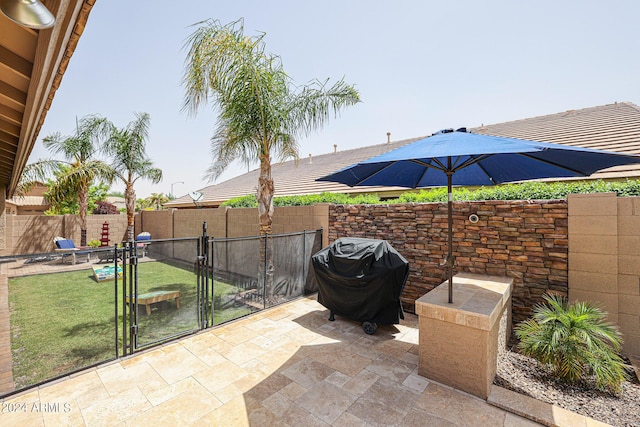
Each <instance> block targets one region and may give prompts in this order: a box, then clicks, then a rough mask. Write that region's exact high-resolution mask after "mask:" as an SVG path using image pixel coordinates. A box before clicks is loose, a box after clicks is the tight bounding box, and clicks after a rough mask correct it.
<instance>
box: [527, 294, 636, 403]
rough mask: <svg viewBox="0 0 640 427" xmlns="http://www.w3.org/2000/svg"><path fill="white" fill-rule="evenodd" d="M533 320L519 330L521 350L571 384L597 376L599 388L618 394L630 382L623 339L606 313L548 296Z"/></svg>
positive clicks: (591, 306) (586, 304)
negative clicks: (621, 351) (607, 321)
mask: <svg viewBox="0 0 640 427" xmlns="http://www.w3.org/2000/svg"><path fill="white" fill-rule="evenodd" d="M544 299H545V301H546V303H547V304H538V305H536V306H535V307H534V309H533V312H534V314H533V317H532V318H531V319H529V320H526V321H524V322H521V323H520V324H519V325H518V326H517V327H516V330H515V332H516V336H517V337H518V339H520V343H519V348H520V350H521V351H522V353H523V354H525V355H527V356H531V357H533V358H535V359H536V360H538V361H540V362H541V363H543V364H546V365H550V366H551V367H552V368H553V369H554V371H555V374H556V375H558V376H559V377H560V378H561V379H563V380H566V381H568V382H575V381H577V380H578V379H580V378H583V377H584V376H586V375H593V376H594V377H595V380H596V388H598V389H599V390H602V391H608V392H612V393H618V392H619V391H620V388H621V387H620V386H621V383H622V382H623V381H624V380H625V379H627V373H626V372H625V369H624V368H625V364H624V361H623V360H622V358H620V356H619V355H618V352H619V350H620V348H621V347H622V337H621V335H620V333H619V332H618V330H617V329H616V327H615V326H612V325H610V324H608V323H606V322H605V321H604V319H605V316H606V313H605V312H603V311H602V310H600V309H599V308H598V307H596V306H595V305H593V304H592V303H589V302H576V303H575V304H569V303H568V302H567V300H566V299H565V298H562V297H558V296H552V295H544Z"/></svg>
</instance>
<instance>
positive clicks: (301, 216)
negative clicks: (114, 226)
mask: <svg viewBox="0 0 640 427" xmlns="http://www.w3.org/2000/svg"><path fill="white" fill-rule="evenodd" d="M204 221H206V222H207V234H208V235H209V236H213V237H245V236H256V235H258V234H259V226H258V210H257V209H255V208H233V209H232V208H226V207H222V208H211V209H209V208H205V209H174V210H166V211H144V212H140V213H139V214H138V215H136V234H138V233H140V232H141V231H148V232H149V233H151V236H152V238H153V239H165V238H171V237H197V236H200V235H202V223H203V222H204ZM328 226H329V205H328V204H321V205H315V206H292V207H279V208H275V211H274V214H273V226H272V230H273V233H274V234H282V233H294V232H299V231H304V230H309V231H310V230H317V229H319V228H323V229H324V230H327V228H328ZM325 234H326V233H325ZM324 239H325V240H323V244H324V245H325V246H326V244H328V240H327V237H326V236H325V237H324Z"/></svg>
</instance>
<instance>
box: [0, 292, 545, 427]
mask: <svg viewBox="0 0 640 427" xmlns="http://www.w3.org/2000/svg"><path fill="white" fill-rule="evenodd" d="M328 314H329V312H328V310H326V309H324V308H323V307H321V306H320V305H319V304H318V303H317V302H316V301H314V300H313V299H301V300H298V301H295V302H293V303H290V304H286V305H283V306H279V307H277V308H275V309H272V310H267V311H264V312H262V313H260V314H259V315H258V316H250V317H247V318H244V319H241V320H240V321H236V322H232V323H230V324H227V325H225V326H223V327H219V328H214V329H211V330H208V331H206V332H203V333H199V334H197V335H195V336H191V337H188V338H186V339H183V340H181V341H179V342H174V343H171V344H168V345H165V346H162V347H158V348H156V349H152V350H149V351H146V352H144V353H140V354H137V355H135V356H131V357H128V358H126V359H122V360H120V361H117V362H113V363H111V364H109V365H105V366H102V367H100V368H98V369H92V370H88V371H86V372H84V373H81V374H79V375H75V376H73V377H71V378H69V379H66V380H61V381H59V382H57V383H53V384H51V385H48V386H45V387H40V388H39V389H35V390H34V391H32V392H30V393H25V394H23V395H18V396H16V397H14V398H13V399H10V401H12V402H19V401H27V400H28V401H30V402H41V403H49V404H54V405H55V404H56V403H58V402H59V403H60V404H61V405H62V404H65V403H66V404H68V405H69V408H70V410H69V411H67V412H64V411H62V410H61V411H57V412H50V413H46V414H43V413H38V412H28V413H9V414H0V425H1V426H2V427H4V426H11V425H18V426H21V427H22V426H25V425H28V426H41V425H45V426H54V427H57V426H58V425H83V424H84V425H89V426H96V425H97V426H101V425H108V426H115V425H130V426H138V425H152V426H153V427H160V426H163V425H170V426H175V425H198V426H200V425H215V426H218V425H220V426H223V425H224V426H227V425H228V426H233V427H236V426H250V425H251V426H256V425H259V426H261V427H262V426H278V427H280V426H301V427H309V426H316V425H317V426H328V425H333V426H335V427H350V426H376V425H402V426H403V427H404V426H408V427H411V426H423V425H428V426H451V425H457V426H470V425H473V426H474V427H475V426H492V427H493V426H498V427H500V426H503V425H504V426H508V427H520V426H523V427H529V426H533V425H536V424H535V423H533V422H529V421H528V420H525V419H523V418H520V417H518V416H516V415H512V414H508V413H506V412H505V411H503V410H501V409H498V408H495V407H492V406H490V405H488V404H487V403H486V402H484V401H482V400H480V399H477V398H475V397H473V396H469V395H467V394H463V393H460V392H457V391H455V390H453V389H451V388H448V387H445V386H442V385H440V384H438V383H434V382H431V381H429V380H428V379H426V378H423V377H421V376H418V375H417V372H416V371H417V363H418V347H417V341H418V330H417V320H416V319H417V317H415V316H413V317H411V316H407V318H406V319H405V321H403V323H402V324H401V325H380V327H379V328H378V332H377V333H376V334H374V335H371V336H370V335H366V334H364V332H363V331H362V329H361V325H360V324H359V323H358V322H352V321H351V320H348V319H341V318H338V319H336V321H335V322H328V320H327V317H328ZM414 317H415V319H414ZM236 335H237V336H236ZM60 408H61V409H64V408H65V406H60Z"/></svg>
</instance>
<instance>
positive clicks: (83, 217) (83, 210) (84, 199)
mask: <svg viewBox="0 0 640 427" xmlns="http://www.w3.org/2000/svg"><path fill="white" fill-rule="evenodd" d="M78 205H79V208H80V246H87V211H88V210H89V185H88V184H87V183H83V184H82V188H80V192H79V193H78Z"/></svg>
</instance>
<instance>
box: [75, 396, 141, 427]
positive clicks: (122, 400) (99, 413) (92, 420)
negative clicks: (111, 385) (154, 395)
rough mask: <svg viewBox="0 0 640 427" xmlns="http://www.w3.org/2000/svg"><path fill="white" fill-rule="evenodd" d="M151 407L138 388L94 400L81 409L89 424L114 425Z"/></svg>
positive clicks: (86, 422) (85, 420)
mask: <svg viewBox="0 0 640 427" xmlns="http://www.w3.org/2000/svg"><path fill="white" fill-rule="evenodd" d="M151 407H152V405H151V403H149V401H148V400H147V398H146V397H145V396H144V394H142V392H141V391H140V390H139V389H138V388H132V389H129V390H127V391H125V392H120V393H118V394H117V395H115V396H111V397H109V398H107V399H103V400H100V401H97V402H95V403H94V404H93V405H91V406H89V407H87V408H85V409H84V410H83V411H82V416H83V418H84V422H85V424H86V425H89V426H92V427H93V426H114V425H118V424H120V423H121V422H123V421H124V420H125V419H127V418H130V417H132V416H135V415H137V414H139V413H142V412H144V411H146V410H147V409H150V408H151Z"/></svg>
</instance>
